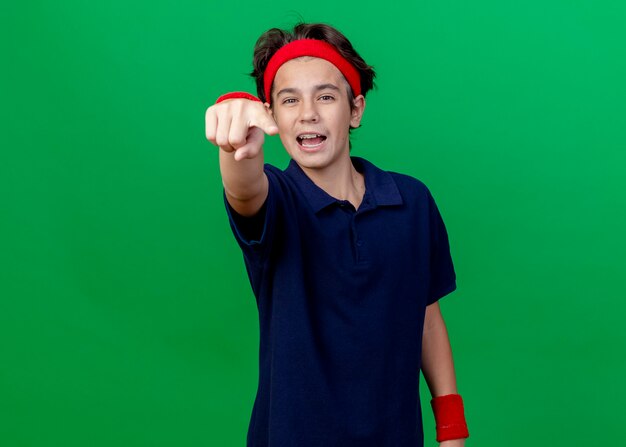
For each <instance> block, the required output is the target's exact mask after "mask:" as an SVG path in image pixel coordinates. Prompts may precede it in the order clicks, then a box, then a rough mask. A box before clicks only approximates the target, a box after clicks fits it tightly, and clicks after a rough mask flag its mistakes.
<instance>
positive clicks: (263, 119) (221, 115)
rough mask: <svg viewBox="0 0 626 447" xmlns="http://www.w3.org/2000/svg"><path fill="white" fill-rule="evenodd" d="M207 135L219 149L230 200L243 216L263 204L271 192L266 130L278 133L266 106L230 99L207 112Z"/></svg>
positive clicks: (221, 169)
mask: <svg viewBox="0 0 626 447" xmlns="http://www.w3.org/2000/svg"><path fill="white" fill-rule="evenodd" d="M205 119H206V137H207V139H208V140H209V141H210V142H211V143H213V144H215V145H216V146H218V147H219V148H220V150H219V152H220V154H219V157H220V172H221V174H222V183H223V185H224V191H225V193H226V199H227V200H228V203H229V204H230V205H231V206H232V207H233V208H234V209H235V211H237V212H238V213H239V214H241V215H243V216H252V215H254V214H256V213H257V212H258V211H259V209H260V208H261V207H262V205H263V203H264V202H265V199H266V197H267V193H268V180H267V177H266V175H265V173H264V172H263V147H262V146H263V141H264V132H265V133H268V134H269V135H274V134H276V133H278V127H277V126H276V123H275V122H274V120H273V119H272V117H271V115H270V114H269V113H268V112H267V110H266V109H265V107H264V106H263V105H262V104H261V103H260V102H257V101H250V100H248V99H241V98H237V99H228V100H225V101H223V102H220V103H218V104H215V105H213V106H211V107H209V109H208V110H207V112H206V117H205Z"/></svg>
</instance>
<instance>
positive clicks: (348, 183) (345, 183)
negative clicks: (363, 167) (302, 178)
mask: <svg viewBox="0 0 626 447" xmlns="http://www.w3.org/2000/svg"><path fill="white" fill-rule="evenodd" d="M302 170H303V171H304V173H305V174H306V175H307V177H309V178H310V179H311V180H312V181H313V183H315V184H316V185H317V186H319V187H320V188H321V189H323V190H324V191H326V193H328V195H330V196H332V197H334V198H336V199H339V200H348V201H349V202H350V203H352V205H353V206H354V208H355V209H358V208H359V205H361V202H362V200H363V195H364V194H365V178H364V177H363V174H361V173H360V172H358V171H357V170H356V169H355V168H354V165H353V164H352V160H351V159H350V156H349V155H348V156H346V157H343V158H341V159H340V160H337V161H336V162H335V163H333V164H332V166H328V167H327V168H325V169H324V170H316V169H309V168H305V167H302Z"/></svg>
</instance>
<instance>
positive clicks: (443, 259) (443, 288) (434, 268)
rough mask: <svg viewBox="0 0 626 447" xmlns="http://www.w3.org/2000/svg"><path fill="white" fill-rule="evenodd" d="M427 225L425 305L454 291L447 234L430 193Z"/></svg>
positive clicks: (453, 276)
mask: <svg viewBox="0 0 626 447" xmlns="http://www.w3.org/2000/svg"><path fill="white" fill-rule="evenodd" d="M428 201H429V204H428V205H429V206H428V209H429V223H430V250H431V252H430V290H429V294H428V302H427V305H430V304H432V303H434V302H435V301H437V300H439V299H441V298H443V297H444V296H446V295H447V294H449V293H450V292H452V291H453V290H455V289H456V273H455V271H454V264H453V262H452V255H451V253H450V243H449V241H448V232H447V231H446V226H445V224H444V222H443V218H442V217H441V213H440V212H439V209H438V208H437V204H436V203H435V200H434V198H433V196H432V195H431V193H430V191H428Z"/></svg>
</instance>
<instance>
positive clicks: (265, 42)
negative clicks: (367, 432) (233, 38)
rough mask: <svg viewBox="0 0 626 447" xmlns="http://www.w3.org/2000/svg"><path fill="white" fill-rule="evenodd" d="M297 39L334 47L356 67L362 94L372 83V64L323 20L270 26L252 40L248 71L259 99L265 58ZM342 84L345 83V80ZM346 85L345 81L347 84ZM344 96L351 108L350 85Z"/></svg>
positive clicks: (352, 105)
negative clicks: (315, 41)
mask: <svg viewBox="0 0 626 447" xmlns="http://www.w3.org/2000/svg"><path fill="white" fill-rule="evenodd" d="M298 39H317V40H323V41H325V42H327V43H329V44H331V45H333V46H334V47H335V48H337V51H339V53H340V54H341V55H342V56H343V57H344V58H346V59H347V60H348V61H349V62H350V63H351V64H352V65H354V67H355V68H356V69H357V70H358V72H359V74H360V77H361V94H362V95H363V96H365V95H366V94H367V92H368V91H370V90H371V89H372V88H373V87H374V77H375V76H376V73H374V67H372V66H371V65H368V64H367V63H365V61H364V60H363V58H362V57H361V56H359V53H357V52H356V50H355V49H354V48H353V47H352V44H351V43H350V41H349V40H348V39H347V38H346V36H344V35H343V34H342V33H341V32H340V31H339V30H337V29H336V28H333V27H332V26H330V25H326V24H324V23H302V22H300V23H298V24H296V25H295V26H294V27H293V31H288V30H282V29H279V28H272V29H270V30H267V31H266V32H264V33H263V34H261V37H259V39H258V40H257V42H256V45H255V46H254V59H253V61H252V65H253V68H254V69H253V70H252V73H250V76H252V77H253V78H254V79H255V80H256V88H257V93H258V96H259V98H261V100H262V101H263V102H266V101H267V98H265V92H264V91H263V90H264V89H263V73H264V72H265V68H266V67H267V64H268V62H269V60H270V59H271V58H272V56H273V55H274V53H276V51H278V50H279V49H280V48H281V47H283V46H284V45H286V44H288V43H289V42H292V41H294V40H298ZM346 85H348V83H347V82H346ZM348 86H349V85H348ZM348 99H349V103H350V108H351V109H353V108H354V93H353V92H352V88H348Z"/></svg>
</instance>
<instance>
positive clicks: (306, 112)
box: [300, 101, 319, 122]
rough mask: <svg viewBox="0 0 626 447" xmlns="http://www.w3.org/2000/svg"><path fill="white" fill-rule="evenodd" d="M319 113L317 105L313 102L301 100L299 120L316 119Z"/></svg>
mask: <svg viewBox="0 0 626 447" xmlns="http://www.w3.org/2000/svg"><path fill="white" fill-rule="evenodd" d="M318 119H319V114H318V111H317V107H315V104H314V103H313V102H309V101H303V103H302V108H301V110H300V121H313V122H315V121H317V120H318Z"/></svg>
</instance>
